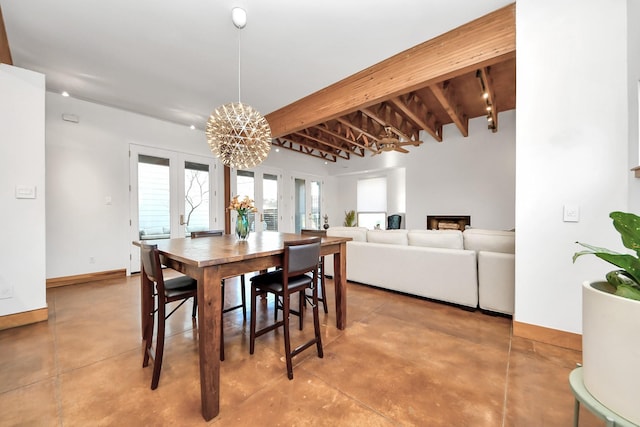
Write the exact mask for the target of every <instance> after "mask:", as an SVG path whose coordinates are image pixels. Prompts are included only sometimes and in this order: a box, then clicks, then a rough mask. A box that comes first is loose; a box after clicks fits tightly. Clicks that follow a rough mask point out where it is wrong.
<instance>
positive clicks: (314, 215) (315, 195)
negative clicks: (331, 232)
mask: <svg viewBox="0 0 640 427" xmlns="http://www.w3.org/2000/svg"><path fill="white" fill-rule="evenodd" d="M310 228H313V229H314V230H320V182H319V181H311V224H310Z"/></svg>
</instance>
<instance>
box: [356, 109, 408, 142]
mask: <svg viewBox="0 0 640 427" xmlns="http://www.w3.org/2000/svg"><path fill="white" fill-rule="evenodd" d="M360 111H362V112H363V113H364V114H366V115H367V116H369V117H371V118H372V119H373V120H375V121H376V122H378V123H380V125H381V126H382V127H391V130H392V131H393V133H395V134H396V135H398V136H399V137H400V138H403V139H404V140H406V141H411V140H412V139H411V137H410V136H409V135H407V134H406V133H405V132H403V131H402V129H398V126H397V124H396V123H392V122H391V121H390V120H389V119H388V118H387V117H384V116H383V115H382V114H380V113H379V112H378V111H373V110H372V109H371V108H362V109H361V110H360Z"/></svg>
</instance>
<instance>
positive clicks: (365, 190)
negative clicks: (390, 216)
mask: <svg viewBox="0 0 640 427" xmlns="http://www.w3.org/2000/svg"><path fill="white" fill-rule="evenodd" d="M357 197H358V212H386V211H387V178H386V177H383V178H368V179H359V180H358V196H357Z"/></svg>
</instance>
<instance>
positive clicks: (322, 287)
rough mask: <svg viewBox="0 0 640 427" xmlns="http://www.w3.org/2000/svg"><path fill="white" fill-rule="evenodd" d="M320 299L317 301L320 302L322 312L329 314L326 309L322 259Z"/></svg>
mask: <svg viewBox="0 0 640 427" xmlns="http://www.w3.org/2000/svg"><path fill="white" fill-rule="evenodd" d="M319 291H320V297H319V300H320V301H322V307H323V308H324V312H325V314H326V313H329V310H328V309H327V297H326V294H325V277H324V257H322V258H321V261H320V289H319Z"/></svg>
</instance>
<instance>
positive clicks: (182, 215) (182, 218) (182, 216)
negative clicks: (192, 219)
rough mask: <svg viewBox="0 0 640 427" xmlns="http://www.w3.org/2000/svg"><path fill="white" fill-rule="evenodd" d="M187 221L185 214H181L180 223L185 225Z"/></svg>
mask: <svg viewBox="0 0 640 427" xmlns="http://www.w3.org/2000/svg"><path fill="white" fill-rule="evenodd" d="M185 224H186V222H184V214H180V225H185Z"/></svg>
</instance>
